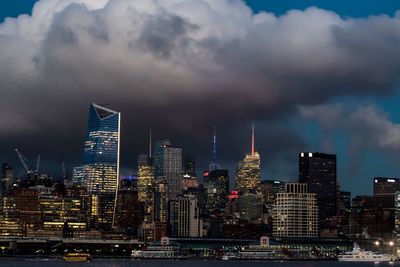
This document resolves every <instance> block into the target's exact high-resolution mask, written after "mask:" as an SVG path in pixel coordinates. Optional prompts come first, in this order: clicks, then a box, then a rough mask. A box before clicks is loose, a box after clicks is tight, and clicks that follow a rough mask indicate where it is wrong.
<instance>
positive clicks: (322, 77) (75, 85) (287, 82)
mask: <svg viewBox="0 0 400 267" xmlns="http://www.w3.org/2000/svg"><path fill="white" fill-rule="evenodd" d="M399 52H400V13H398V14H397V15H396V16H395V17H388V16H385V15H382V16H374V17H368V18H363V19H352V18H341V17H340V16H338V15H337V14H335V13H333V12H329V11H326V10H321V9H318V8H314V7H311V8H308V9H306V10H304V11H300V10H292V11H289V12H288V13H286V14H285V15H282V16H276V15H274V14H272V13H267V12H261V13H257V14H254V13H253V12H252V10H251V9H250V8H249V7H248V6H246V4H245V3H244V2H242V1H239V0H218V1H214V0H40V1H38V2H37V3H36V5H35V7H34V9H33V12H32V16H28V15H22V16H19V17H18V18H8V19H6V20H5V22H4V23H2V24H0V62H1V64H0V90H1V95H2V97H1V99H0V103H1V104H0V114H1V115H0V126H1V131H0V137H1V141H0V148H2V149H3V151H9V150H10V146H12V145H21V142H22V143H23V145H24V146H25V147H26V149H28V150H30V149H32V151H33V150H37V149H39V148H40V149H43V150H46V151H47V152H48V153H49V154H50V155H55V154H57V153H58V154H63V153H66V154H69V155H70V156H71V157H77V158H79V154H78V153H80V152H79V151H80V145H81V144H82V138H83V133H84V128H85V123H86V112H87V107H88V103H89V102H98V103H111V107H112V108H114V109H118V110H121V111H122V112H123V120H124V133H125V135H124V136H125V138H124V139H125V140H124V141H123V142H124V143H123V145H124V146H125V147H126V150H129V155H130V156H132V155H134V154H135V153H134V152H137V151H138V150H143V148H144V147H145V145H143V144H146V140H145V134H146V132H147V130H146V129H147V128H148V127H150V126H152V127H153V128H155V129H156V131H158V132H159V133H160V135H164V134H167V133H171V132H176V133H177V135H179V136H183V135H186V136H188V135H191V136H190V138H187V140H186V141H185V140H184V141H183V143H189V142H190V141H192V139H196V138H200V137H199V136H201V135H202V134H205V133H207V134H208V132H209V129H211V128H212V126H213V125H219V126H222V127H225V128H232V129H233V128H235V127H236V126H237V125H241V124H245V123H249V122H250V121H252V120H258V121H279V120H282V121H284V120H285V119H286V118H287V117H288V116H291V115H292V114H294V113H295V112H296V110H297V109H296V107H297V106H298V105H315V104H321V103H326V102H329V101H330V100H331V99H333V98H335V97H338V96H359V95H387V94H390V93H391V92H393V90H395V88H396V87H397V86H398V85H399V77H400V76H399V75H398V73H399V71H398V70H399V68H400V53H399ZM271 132H273V131H271ZM278 132H279V131H277V134H278ZM296 138H297V137H291V138H289V139H291V140H296ZM189 139H191V140H190V141H189ZM38 140H40V142H37V141H38ZM282 143H285V140H282ZM295 143H296V144H298V145H299V146H300V145H301V141H300V140H298V141H295ZM46 144H47V145H46ZM382 145H384V143H383V144H382ZM46 146H48V148H46ZM275 147H276V146H275ZM283 147H284V146H283ZM194 149H197V148H194ZM282 150H283V149H282V148H279V147H276V149H275V150H274V151H270V152H271V153H277V154H279V153H284V151H282ZM60 151H63V152H60ZM77 151H78V152H77ZM197 152H198V151H194V152H193V153H194V154H196V153H197ZM4 153H5V155H6V154H7V153H8V152H4ZM199 153H202V152H199ZM261 153H262V151H261ZM127 154H128V153H127ZM232 160H234V161H235V162H236V160H237V159H232ZM128 161H129V164H133V162H134V161H135V160H134V159H133V158H129V159H128V160H125V164H128V163H127V162H128Z"/></svg>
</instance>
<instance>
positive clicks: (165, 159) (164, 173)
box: [153, 140, 183, 200]
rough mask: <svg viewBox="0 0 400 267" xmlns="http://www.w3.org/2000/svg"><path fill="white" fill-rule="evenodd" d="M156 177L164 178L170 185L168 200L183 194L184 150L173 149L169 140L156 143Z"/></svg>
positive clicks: (154, 162)
mask: <svg viewBox="0 0 400 267" xmlns="http://www.w3.org/2000/svg"><path fill="white" fill-rule="evenodd" d="M153 164H154V175H155V177H156V178H158V177H164V178H165V179H166V181H167V183H168V199H169V200H172V199H175V198H176V197H177V196H178V195H179V194H181V193H182V174H183V172H182V148H177V147H172V146H171V142H170V141H169V140H162V141H158V142H156V143H155V147H154V159H153Z"/></svg>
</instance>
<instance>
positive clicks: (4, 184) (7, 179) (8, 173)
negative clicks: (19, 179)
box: [0, 163, 14, 195]
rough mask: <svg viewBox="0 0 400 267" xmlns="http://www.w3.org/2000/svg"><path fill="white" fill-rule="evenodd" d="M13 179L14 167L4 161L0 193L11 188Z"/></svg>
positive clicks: (0, 179)
mask: <svg viewBox="0 0 400 267" xmlns="http://www.w3.org/2000/svg"><path fill="white" fill-rule="evenodd" d="M13 179H14V177H13V169H12V167H11V165H10V164H8V163H3V164H2V166H1V178H0V195H1V194H2V193H4V192H6V191H7V190H9V189H10V188H11V185H12V183H13Z"/></svg>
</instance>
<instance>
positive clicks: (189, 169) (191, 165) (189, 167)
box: [183, 157, 197, 177]
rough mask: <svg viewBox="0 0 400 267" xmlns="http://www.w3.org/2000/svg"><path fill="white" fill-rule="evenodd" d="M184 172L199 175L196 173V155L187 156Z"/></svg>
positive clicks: (184, 162)
mask: <svg viewBox="0 0 400 267" xmlns="http://www.w3.org/2000/svg"><path fill="white" fill-rule="evenodd" d="M183 167H184V171H183V172H184V174H187V175H189V176H194V177H197V174H196V159H195V158H194V157H185V159H184V160H183Z"/></svg>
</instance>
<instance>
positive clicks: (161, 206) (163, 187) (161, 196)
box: [154, 177, 168, 223]
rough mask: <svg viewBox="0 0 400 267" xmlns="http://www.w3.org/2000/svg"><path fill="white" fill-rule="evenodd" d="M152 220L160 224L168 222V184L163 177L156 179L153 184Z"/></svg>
mask: <svg viewBox="0 0 400 267" xmlns="http://www.w3.org/2000/svg"><path fill="white" fill-rule="evenodd" d="M154 219H155V221H157V222H160V223H167V221H168V183H167V180H166V179H165V178H163V177H158V178H157V179H156V182H155V191H154Z"/></svg>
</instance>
